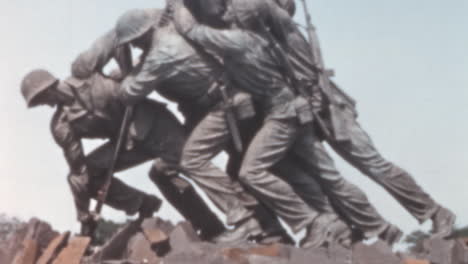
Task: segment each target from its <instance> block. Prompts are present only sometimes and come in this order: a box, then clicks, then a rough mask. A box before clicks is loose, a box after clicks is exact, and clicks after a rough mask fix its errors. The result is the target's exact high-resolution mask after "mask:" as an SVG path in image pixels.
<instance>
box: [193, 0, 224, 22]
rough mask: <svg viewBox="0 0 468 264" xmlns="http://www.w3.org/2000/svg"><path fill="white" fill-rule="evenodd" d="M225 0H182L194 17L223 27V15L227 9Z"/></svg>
mask: <svg viewBox="0 0 468 264" xmlns="http://www.w3.org/2000/svg"><path fill="white" fill-rule="evenodd" d="M227 2H228V1H227V0H184V3H185V6H186V7H187V8H188V9H189V10H190V11H191V12H192V14H193V15H194V17H195V18H196V19H197V20H198V21H200V22H202V23H205V24H208V25H210V26H214V27H224V26H225V23H224V21H223V16H224V14H225V13H226V10H227V5H228V3H227Z"/></svg>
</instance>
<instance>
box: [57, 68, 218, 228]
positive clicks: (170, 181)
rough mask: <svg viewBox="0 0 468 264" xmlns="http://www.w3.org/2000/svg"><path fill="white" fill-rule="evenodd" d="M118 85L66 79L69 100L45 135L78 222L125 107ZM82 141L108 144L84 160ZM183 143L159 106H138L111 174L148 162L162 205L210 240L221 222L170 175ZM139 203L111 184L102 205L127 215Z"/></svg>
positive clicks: (137, 196) (102, 172)
mask: <svg viewBox="0 0 468 264" xmlns="http://www.w3.org/2000/svg"><path fill="white" fill-rule="evenodd" d="M119 85H120V84H119V83H118V82H116V81H114V80H111V79H108V78H104V77H103V76H102V75H100V74H92V75H91V77H90V78H88V79H85V80H81V79H77V78H74V77H71V78H68V79H67V80H65V81H64V82H62V83H61V85H60V87H61V89H62V90H63V91H65V92H67V93H68V94H70V95H71V96H73V98H74V100H73V102H72V103H71V104H69V105H62V106H60V107H59V108H58V109H57V111H56V113H55V115H54V118H53V120H52V124H51V129H52V133H53V136H54V138H55V140H56V142H57V144H59V145H60V146H61V147H62V149H63V151H64V154H65V157H66V159H67V161H68V164H69V166H70V169H71V172H70V175H69V177H68V180H69V183H70V186H71V189H72V192H73V194H74V198H75V204H76V207H77V210H78V214H79V215H78V218H79V220H83V219H82V218H83V217H85V216H86V214H87V212H88V210H89V201H90V198H91V197H93V196H96V194H97V192H98V191H99V189H100V188H101V186H102V184H103V181H104V180H105V176H106V173H107V170H108V166H109V164H110V161H111V159H112V158H113V154H114V150H115V143H116V141H117V137H118V132H119V130H120V126H121V122H122V119H123V114H124V111H125V106H124V105H123V104H122V103H121V102H120V101H119V99H118V93H117V92H118V89H119ZM84 138H101V139H108V140H109V142H107V143H105V144H104V145H102V146H100V147H98V148H97V149H96V150H94V151H93V152H92V153H90V154H89V155H87V156H85V155H84V152H83V148H82V143H81V139H84ZM184 141H185V131H184V129H183V126H182V124H180V122H179V121H178V120H177V119H176V118H175V116H174V115H173V114H172V113H171V112H170V111H169V110H168V109H166V107H165V105H164V104H161V103H157V102H155V101H153V100H149V99H146V100H143V101H142V102H141V103H140V104H138V105H137V106H136V107H135V109H134V113H133V117H132V122H131V124H130V127H129V131H128V137H127V139H126V140H125V142H126V144H125V146H124V147H123V150H122V151H121V153H120V155H119V158H118V160H117V162H116V167H115V170H116V172H117V171H122V170H125V169H128V168H131V167H134V166H137V165H139V164H142V163H144V162H146V161H150V160H153V159H154V160H155V161H154V164H153V168H152V170H151V172H150V176H151V179H152V180H153V182H155V183H156V185H157V186H158V187H159V189H160V190H161V192H162V193H163V194H164V195H165V196H166V198H167V200H168V201H169V202H170V203H171V204H172V205H173V206H174V207H175V208H176V209H178V210H179V212H180V213H181V214H182V215H184V216H185V217H186V218H187V219H189V220H190V221H192V222H193V225H194V226H195V228H197V229H201V231H202V232H201V233H202V236H206V237H210V236H213V235H216V234H217V233H219V232H220V231H221V230H223V226H222V224H221V222H219V220H218V219H217V217H216V216H215V215H214V214H213V213H212V212H211V210H209V208H208V207H207V206H206V205H205V204H204V202H203V200H202V199H201V198H200V197H199V196H198V195H197V194H196V193H195V192H194V190H193V189H192V187H191V185H190V183H188V182H186V181H185V180H183V179H182V178H178V177H175V176H176V174H175V173H173V171H174V170H175V167H177V166H178V164H179V159H180V152H181V149H182V146H183V144H184ZM144 197H145V194H144V193H142V192H140V191H138V190H136V189H134V188H132V187H130V186H128V185H126V184H125V183H123V182H122V181H120V180H119V179H117V178H113V180H112V184H111V186H110V189H109V194H108V196H107V200H106V203H107V204H108V205H110V206H112V207H114V208H116V209H119V210H123V211H125V212H126V213H127V214H129V215H132V214H135V213H136V212H137V211H138V210H139V208H140V207H141V206H142V202H143V200H144ZM200 214H202V215H200ZM207 216H208V217H209V218H210V219H209V220H208V221H204V220H203V219H202V218H205V217H207Z"/></svg>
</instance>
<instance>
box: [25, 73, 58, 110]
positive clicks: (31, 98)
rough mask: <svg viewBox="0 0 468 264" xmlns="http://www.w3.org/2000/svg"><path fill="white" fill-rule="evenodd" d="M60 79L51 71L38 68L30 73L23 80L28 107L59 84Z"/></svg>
mask: <svg viewBox="0 0 468 264" xmlns="http://www.w3.org/2000/svg"><path fill="white" fill-rule="evenodd" d="M58 82H59V80H58V79H57V78H56V77H54V76H53V75H52V74H51V73H50V72H48V71H46V70H43V69H38V70H33V71H31V72H30V73H28V74H27V75H26V76H25V77H24V78H23V81H22V82H21V93H22V94H23V97H24V99H25V100H26V104H27V105H28V107H33V106H35V105H36V104H37V102H38V101H39V100H38V98H40V97H41V96H42V95H44V94H45V93H46V92H47V91H48V90H50V89H51V88H52V87H54V86H55V85H57V84H58Z"/></svg>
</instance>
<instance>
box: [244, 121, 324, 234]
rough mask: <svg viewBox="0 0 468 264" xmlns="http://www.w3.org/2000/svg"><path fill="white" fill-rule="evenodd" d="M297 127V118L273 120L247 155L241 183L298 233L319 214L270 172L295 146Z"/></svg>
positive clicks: (267, 122)
mask: <svg viewBox="0 0 468 264" xmlns="http://www.w3.org/2000/svg"><path fill="white" fill-rule="evenodd" d="M295 123H296V120H295V118H291V119H270V120H267V121H266V122H265V123H264V125H263V126H262V128H261V129H260V130H259V131H258V132H257V134H256V136H255V137H254V139H253V140H252V142H251V144H250V146H249V148H248V150H247V153H246V154H245V157H244V161H243V162H242V167H241V170H240V173H239V180H240V181H242V182H243V183H244V184H245V185H246V187H247V188H249V189H250V190H252V191H253V193H255V194H256V196H257V198H259V199H261V200H262V202H263V203H264V204H266V205H268V206H269V207H270V208H271V209H272V210H273V211H274V212H275V214H276V215H278V216H279V217H281V218H282V219H284V220H285V221H286V223H288V225H290V226H291V229H292V230H293V231H294V232H297V231H299V230H301V229H302V228H304V227H306V226H309V225H310V224H311V223H312V222H313V221H314V219H315V218H316V217H317V216H318V212H317V211H315V210H313V209H312V208H310V207H309V206H308V205H307V204H306V203H305V202H304V201H303V200H302V199H301V198H299V196H298V195H297V194H296V193H295V192H294V190H293V189H292V188H291V186H290V185H288V184H287V183H286V182H284V181H283V180H282V179H281V178H279V177H277V176H275V175H273V174H272V173H271V172H270V171H269V170H270V169H271V168H272V167H273V166H274V165H275V164H276V163H277V162H278V161H280V160H281V159H282V158H284V157H285V156H286V154H287V152H288V150H289V148H290V147H291V146H292V145H293V143H294V141H295V139H296V136H297V131H298V128H297V125H296V124H295Z"/></svg>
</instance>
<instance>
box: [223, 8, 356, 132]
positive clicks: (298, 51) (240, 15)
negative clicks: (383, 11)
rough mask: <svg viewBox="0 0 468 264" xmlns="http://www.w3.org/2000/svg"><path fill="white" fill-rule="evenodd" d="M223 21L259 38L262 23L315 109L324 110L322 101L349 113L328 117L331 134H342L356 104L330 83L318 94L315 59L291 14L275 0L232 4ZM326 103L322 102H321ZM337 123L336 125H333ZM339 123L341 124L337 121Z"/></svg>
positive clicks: (340, 112)
mask: <svg viewBox="0 0 468 264" xmlns="http://www.w3.org/2000/svg"><path fill="white" fill-rule="evenodd" d="M225 19H226V20H233V21H235V22H236V24H237V25H238V26H239V27H241V28H247V29H250V30H253V31H254V32H256V33H259V34H262V31H264V30H263V29H262V28H261V24H260V23H263V24H264V25H265V26H266V27H267V28H268V29H270V30H271V33H272V35H273V36H274V38H275V39H276V40H277V41H278V43H279V44H280V45H281V46H282V47H283V49H284V50H285V51H286V52H287V54H288V57H289V60H290V62H291V64H292V66H293V68H294V71H295V74H296V76H297V77H298V78H299V79H300V80H301V81H302V82H303V83H304V84H305V85H306V86H308V87H309V88H310V89H312V94H311V96H312V100H313V103H314V105H319V106H323V105H324V104H323V103H324V101H326V102H329V103H331V104H333V105H337V106H338V107H336V108H334V109H345V108H346V109H348V110H346V111H334V112H333V113H331V115H338V116H330V119H331V122H330V125H331V126H332V130H335V129H336V130H341V129H342V128H343V124H340V123H341V122H346V119H347V118H349V117H348V115H349V113H351V114H352V115H353V117H354V116H355V115H357V112H356V110H355V104H356V103H355V101H354V100H353V99H352V98H351V97H350V96H349V95H348V94H346V93H345V92H344V91H343V90H341V89H340V88H339V87H338V86H337V85H336V84H335V83H333V82H331V85H330V90H328V91H325V90H324V89H325V87H320V89H322V92H319V93H317V91H318V90H317V89H314V86H315V85H316V84H317V71H316V67H315V64H314V61H315V59H314V57H313V54H312V52H311V48H310V46H309V45H310V44H309V42H308V41H307V40H306V39H305V38H304V36H303V34H302V33H301V32H300V30H299V28H298V26H297V25H296V23H295V22H294V21H293V20H292V18H291V17H290V14H289V13H288V12H286V11H285V10H283V9H282V8H281V7H280V6H279V5H278V4H277V2H276V1H274V0H231V1H230V5H229V6H228V11H227V14H226V15H225ZM324 99H325V100H324ZM336 120H338V121H336ZM340 120H341V121H340Z"/></svg>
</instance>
